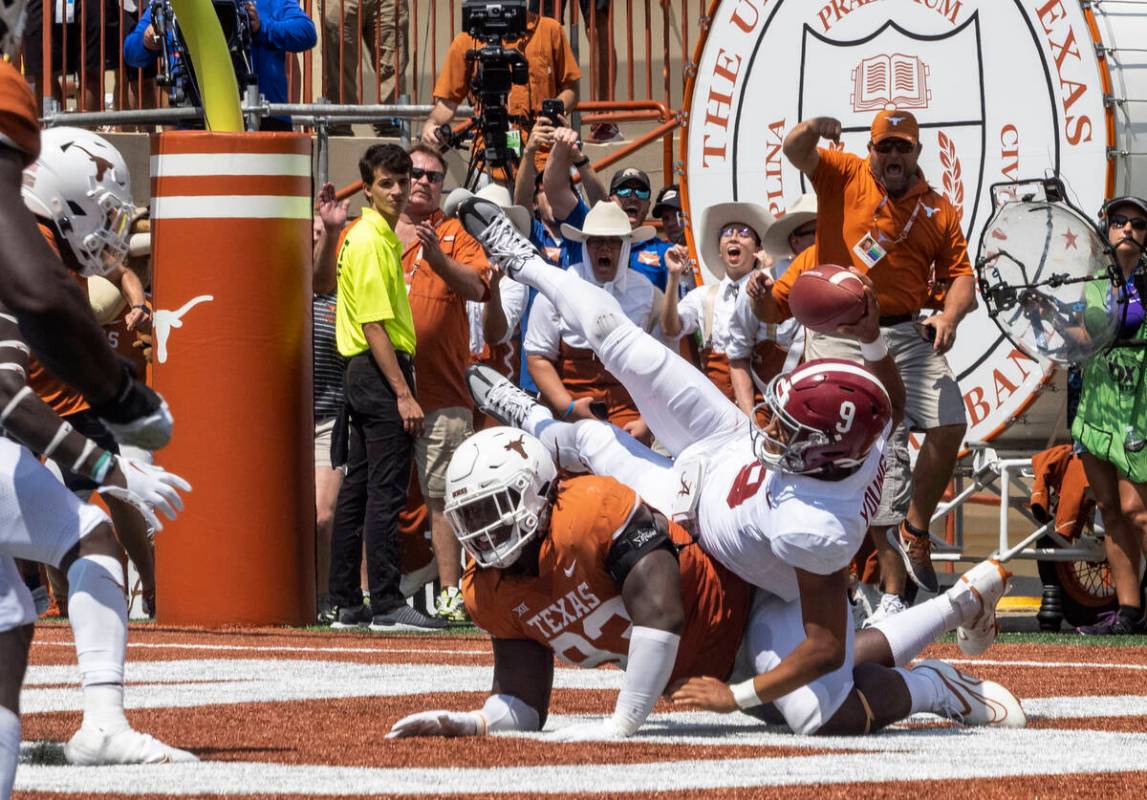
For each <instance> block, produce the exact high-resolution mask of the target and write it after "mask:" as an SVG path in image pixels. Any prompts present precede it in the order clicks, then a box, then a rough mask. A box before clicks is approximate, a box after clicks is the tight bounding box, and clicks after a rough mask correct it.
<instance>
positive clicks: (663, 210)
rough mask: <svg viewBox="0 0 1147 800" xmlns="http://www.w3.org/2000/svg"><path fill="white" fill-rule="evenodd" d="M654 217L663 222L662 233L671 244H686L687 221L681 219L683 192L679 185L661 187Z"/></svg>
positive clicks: (654, 208)
mask: <svg viewBox="0 0 1147 800" xmlns="http://www.w3.org/2000/svg"><path fill="white" fill-rule="evenodd" d="M653 216H655V217H657V218H658V219H659V220H661V232H662V233H663V234H664V235H665V240H666V241H668V242H669V243H670V244H685V221H684V220H683V219H682V218H681V190H680V189H679V188H678V186H677V184H670V185H669V186H663V187H661V191H660V192H658V193H657V199H656V200H655V201H654V202H653Z"/></svg>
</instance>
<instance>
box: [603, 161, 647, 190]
mask: <svg viewBox="0 0 1147 800" xmlns="http://www.w3.org/2000/svg"><path fill="white" fill-rule="evenodd" d="M626 183H640V184H641V185H642V186H643V187H644V188H645V190H646V191H649V188H650V187H649V176H648V175H646V174H645V173H644V172H642V171H641V170H639V169H637V167H626V168H625V169H623V170H622V171H621V172H615V173H614V174H613V178H612V179H611V180H610V182H609V193H610V194H613V193H614V192H616V191H617V187H618V186H621V185H622V184H626Z"/></svg>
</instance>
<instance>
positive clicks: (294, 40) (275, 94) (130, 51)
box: [123, 0, 318, 103]
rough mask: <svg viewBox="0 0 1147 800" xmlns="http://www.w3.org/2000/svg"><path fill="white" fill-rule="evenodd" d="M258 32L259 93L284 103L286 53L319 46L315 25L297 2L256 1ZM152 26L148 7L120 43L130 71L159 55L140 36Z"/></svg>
mask: <svg viewBox="0 0 1147 800" xmlns="http://www.w3.org/2000/svg"><path fill="white" fill-rule="evenodd" d="M255 10H256V11H257V12H258V14H259V32H258V33H256V34H255V36H254V37H253V41H252V43H251V69H252V71H253V72H254V73H255V77H256V78H257V79H258V83H259V91H260V92H262V93H263V96H264V97H265V98H267V102H269V103H285V102H287V71H286V59H285V55H286V54H287V53H301V52H303V51H304V50H310V49H311V48H312V47H314V46H315V44H316V43H317V42H318V33H317V32H316V31H315V23H313V22H312V21H311V18H310V17H308V16H307V14H306V12H305V11H303V9H302V6H300V5H299V2H298V0H255ZM150 24H151V4H150V3H149V4H148V6H147V8H146V9H145V10H144V12H143V15H142V16H141V17H140V18H139V24H138V25H136V26H135V30H133V31H132V32H131V33H129V34H128V35H127V38H126V39H124V42H123V58H124V61H125V62H126V63H127V65H128V66H130V67H136V68H144V67H149V66H151V65H152V64H154V63H155V61H156V59H157V58H159V52H158V51H156V50H148V49H147V48H146V47H144V46H143V32H144V31H145V30H147V26H148V25H150Z"/></svg>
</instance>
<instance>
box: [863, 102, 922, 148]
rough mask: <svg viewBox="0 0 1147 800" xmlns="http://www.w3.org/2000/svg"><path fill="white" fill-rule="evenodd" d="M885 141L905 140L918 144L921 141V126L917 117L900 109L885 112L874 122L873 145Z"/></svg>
mask: <svg viewBox="0 0 1147 800" xmlns="http://www.w3.org/2000/svg"><path fill="white" fill-rule="evenodd" d="M885 139H904V140H906V141H909V142H912V144H917V143H918V142H919V141H920V124H919V123H918V122H916V117H914V116H913V115H912V114H910V113H909V112H907V111H900V110H898V109H895V108H894V109H891V110H887V109H886V110H884V111H881V112H880V113H879V114H877V115H876V119H874V120H872V143H873V144H878V143H879V142H882V141H884V140H885Z"/></svg>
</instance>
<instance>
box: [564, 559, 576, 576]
mask: <svg viewBox="0 0 1147 800" xmlns="http://www.w3.org/2000/svg"><path fill="white" fill-rule="evenodd" d="M575 569H577V562H574V563H573V564H570V565H569V566H568V567H566V568H565V569H563V570H562V572H563V573H565V576H566V577H567V578H572V577H573V574H574V570H575Z"/></svg>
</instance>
